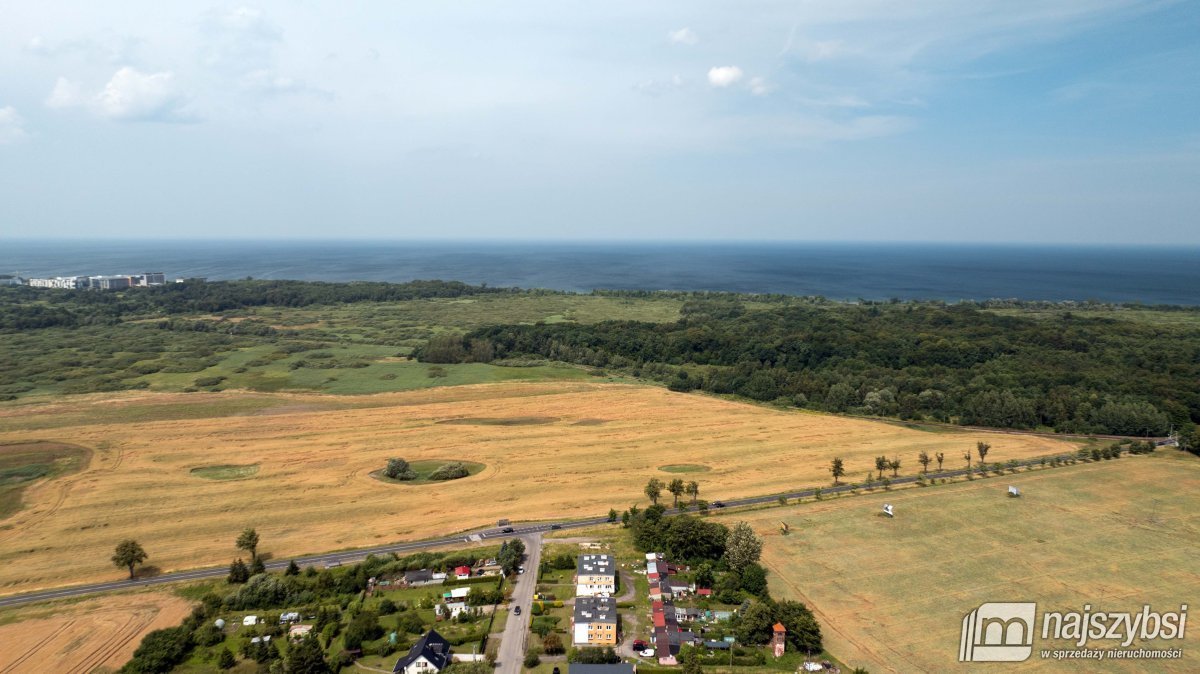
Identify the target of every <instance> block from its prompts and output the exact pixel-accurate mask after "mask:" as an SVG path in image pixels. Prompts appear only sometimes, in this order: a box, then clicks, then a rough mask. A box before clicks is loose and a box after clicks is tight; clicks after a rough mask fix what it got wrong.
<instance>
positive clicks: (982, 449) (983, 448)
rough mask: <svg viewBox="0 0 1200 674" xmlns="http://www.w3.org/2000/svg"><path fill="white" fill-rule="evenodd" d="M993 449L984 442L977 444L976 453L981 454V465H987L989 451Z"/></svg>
mask: <svg viewBox="0 0 1200 674" xmlns="http://www.w3.org/2000/svg"><path fill="white" fill-rule="evenodd" d="M991 448H992V446H991V445H989V444H988V443H986V442H984V441H982V440H980V441H979V442H977V443H975V451H977V452H979V465H981V466H983V465H986V463H987V455H988V451H989V450H991Z"/></svg>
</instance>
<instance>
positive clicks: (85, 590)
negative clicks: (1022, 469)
mask: <svg viewBox="0 0 1200 674" xmlns="http://www.w3.org/2000/svg"><path fill="white" fill-rule="evenodd" d="M1060 456H1061V457H1073V456H1074V455H1073V454H1064V455H1060ZM1046 460H1047V461H1049V460H1050V457H1046ZM1040 462H1041V458H1035V459H1028V460H1026V461H1021V462H1018V464H1019V465H1022V466H1024V465H1030V464H1037V463H1040ZM966 472H967V470H966V469H965V468H964V469H958V470H947V471H942V472H938V473H933V474H931V475H933V476H934V477H957V476H961V475H964V474H966ZM917 478H918V476H916V475H912V476H905V477H895V478H891V481H892V484H896V485H899V484H907V483H911V482H916V481H917ZM876 484H878V483H876ZM815 489H816V488H810V489H804V490H800V491H795V492H788V493H786V494H773V495H767V496H754V497H750V498H742V499H726V500H724V501H714V502H712V503H711V504H710V507H713V508H717V506H715V504H716V503H722V504H724V507H737V506H747V505H757V504H762V503H771V502H774V501H777V500H778V499H779V498H780V497H781V496H783V497H786V498H789V499H794V498H804V497H811V496H813V494H814V492H815ZM820 489H821V491H822V493H825V494H835V493H840V492H847V491H850V490H851V489H852V487H851V486H850V485H847V484H843V485H839V486H837V487H821V488H820ZM668 512H675V511H674V510H669V511H668ZM606 522H608V518H606V517H593V518H591V519H583V520H570V521H563V522H544V523H540V524H529V525H524V526H514V527H511V529H512V531H509V532H506V531H504V530H502V529H501V528H498V527H492V528H487V529H480V530H477V531H473V532H468V533H463V534H457V535H454V536H448V537H445V538H435V539H428V540H423V541H413V542H410V543H396V544H392V545H381V546H379V547H374V548H361V549H358V550H349V551H345V552H334V553H330V554H327V555H314V556H310V557H298V558H296V563H297V564H299V565H300V566H301V567H304V566H310V565H311V566H316V567H322V566H326V565H334V566H337V565H341V564H349V563H352V562H358V561H361V560H363V559H366V557H367V556H368V555H379V554H387V553H391V552H395V553H409V552H416V551H419V550H426V549H429V548H436V547H445V546H449V545H462V544H469V543H476V542H479V541H486V540H489V539H496V538H511V537H514V536H527V535H537V536H538V539H539V541H540V538H541V534H542V533H543V532H546V531H549V530H551V529H554V528H558V529H579V528H583V527H592V526H596V525H598V524H604V523H606ZM526 545H527V547H532V548H535V549H537V554H538V555H539V556H540V554H541V551H540V545H539V546H529V545H528V544H526ZM532 554H533V551H532V550H531V551H530V555H531V557H532ZM287 564H288V560H286V559H280V560H275V561H272V562H269V563H267V565H266V566H267V569H268V570H282V569H284V568H287ZM525 568H526V569H528V570H530V571H536V569H537V563H530V562H526V566H525ZM228 573H229V569H228V568H227V567H215V568H207V569H193V570H191V571H175V572H172V573H164V574H161V575H158V576H153V577H150V578H138V579H135V580H117V581H110V582H106V583H94V584H90V585H75V586H71V587H63V588H58V589H53V590H41V591H38V592H30V593H27V594H18V595H10V596H7V597H0V608H5V607H9V606H19V605H21V604H31V603H34V602H40V601H48V600H51V599H62V598H65V597H78V596H82V595H88V594H97V593H102V592H116V591H120V590H128V589H133V588H141V587H147V586H151V585H165V584H168V583H179V582H185V581H191V580H206V579H210V578H224V577H225V576H226V575H228ZM518 585H520V583H518ZM531 585H532V584H531ZM531 592H532V590H531ZM531 597H532V594H531ZM525 610H527V607H523V608H522V611H525Z"/></svg>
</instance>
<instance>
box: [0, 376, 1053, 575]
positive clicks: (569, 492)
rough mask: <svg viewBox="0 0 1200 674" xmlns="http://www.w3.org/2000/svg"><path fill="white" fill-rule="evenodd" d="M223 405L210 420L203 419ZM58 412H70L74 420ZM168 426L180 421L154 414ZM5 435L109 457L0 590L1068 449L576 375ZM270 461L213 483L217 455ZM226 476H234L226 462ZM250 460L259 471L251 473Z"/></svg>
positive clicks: (78, 482)
mask: <svg viewBox="0 0 1200 674" xmlns="http://www.w3.org/2000/svg"><path fill="white" fill-rule="evenodd" d="M205 410H209V413H210V416H205ZM56 419H61V423H59V424H56V423H55V421H56ZM156 419H162V420H156ZM0 429H4V430H0V443H14V442H28V441H32V440H55V441H61V442H70V443H74V444H78V445H81V446H83V447H87V448H90V449H93V450H94V455H93V457H92V460H91V464H90V465H89V466H88V467H87V468H85V469H84V470H83V471H81V472H79V473H75V474H73V475H70V476H66V477H63V478H60V479H55V480H50V481H47V482H43V483H40V484H37V485H35V486H33V487H31V488H30V489H28V490H27V491H26V492H25V499H26V502H27V506H26V508H25V509H24V510H22V511H21V512H19V513H18V514H16V515H14V516H12V517H11V518H9V519H8V520H6V521H3V522H0V593H11V592H17V591H26V590H33V589H35V588H44V587H50V586H60V585H67V584H73V583H82V582H89V581H97V580H102V579H111V578H119V577H120V576H121V573H122V572H121V571H120V570H118V569H116V568H114V567H113V566H112V565H111V564H110V562H109V557H110V555H111V554H112V549H113V546H114V545H115V544H116V543H117V542H118V541H119V540H121V539H122V538H125V537H134V538H136V539H137V540H138V541H139V542H141V543H142V545H143V546H144V547H145V548H146V551H147V552H148V553H149V555H150V559H149V561H148V564H150V565H153V566H155V567H157V568H158V569H160V570H163V571H167V570H177V569H183V568H194V567H203V566H213V565H225V564H228V563H229V562H230V561H231V560H232V559H233V558H234V557H235V556H237V554H238V552H239V551H238V550H236V549H235V548H234V546H233V541H234V539H235V537H236V536H237V533H238V532H239V531H240V530H241V529H242V528H243V527H247V526H253V527H255V528H257V530H258V532H259V534H260V535H261V537H262V545H261V547H260V550H262V551H264V552H266V553H269V554H272V555H273V556H274V557H276V558H286V557H289V556H296V555H301V554H305V553H322V552H327V551H332V550H337V549H344V548H352V547H362V546H369V545H380V544H384V543H389V542H396V541H402V540H409V539H415V538H421V537H426V536H431V535H435V534H444V533H449V532H455V531H461V530H464V529H470V528H475V527H480V526H484V525H489V524H491V525H494V524H495V522H496V520H497V518H500V517H506V518H510V519H512V520H514V521H517V520H537V519H550V518H564V517H580V516H594V515H597V514H602V513H605V512H607V511H608V509H609V508H610V507H615V508H618V509H623V508H626V507H628V506H629V505H630V504H632V503H635V502H645V501H646V498H645V496H643V494H642V487H643V486H644V485H645V483H646V481H647V480H648V479H649V478H651V477H655V476H657V477H659V478H663V479H666V480H669V479H671V478H672V477H674V476H675V475H674V474H672V473H667V472H662V471H659V470H657V467H658V466H663V465H669V464H700V465H704V466H709V467H711V470H710V471H708V472H696V473H690V474H688V475H684V476H682V477H684V478H685V479H696V480H697V481H698V482H699V483H700V487H701V497H702V498H706V499H709V500H713V499H721V498H733V497H737V496H750V495H758V494H770V493H775V492H780V491H783V490H788V489H793V488H798V487H802V486H808V485H818V484H825V483H827V482H828V481H829V474H828V470H827V468H828V465H829V460H830V458H831V457H833V456H835V455H840V456H842V457H843V458H844V459H845V460H846V463H847V467H848V469H849V478H851V479H857V480H861V479H862V478H863V476H864V475H865V474H866V471H867V470H868V468H869V466H870V465H873V459H872V457H874V456H876V455H878V454H886V455H888V456H892V455H898V456H900V457H901V458H902V460H903V461H904V468H903V470H902V473H911V472H913V471H915V470H916V469H917V464H916V454H917V452H918V451H920V450H922V449H924V450H926V451H929V452H930V453H933V452H936V451H945V452H946V454H947V467H949V466H952V465H958V464H959V463H961V458H958V457H960V456H961V452H962V450H964V449H971V448H973V447H974V445H975V442H976V440H978V439H984V438H986V439H987V440H988V441H989V442H991V443H992V445H993V449H992V453H991V454H990V455H989V459H993V460H997V461H1003V460H1007V459H1010V458H1020V457H1026V456H1033V455H1042V454H1048V453H1052V452H1063V451H1069V450H1071V449H1072V448H1073V447H1074V446H1073V445H1071V444H1069V443H1066V442H1062V441H1058V440H1054V439H1047V438H1041V437H1033V436H1020V435H1003V434H989V433H983V432H965V433H947V432H939V433H927V432H922V431H915V430H909V429H905V428H900V427H897V426H893V425H889V424H882V423H875V422H869V421H859V420H852V419H844V418H840V417H834V416H826V415H816V414H805V413H799V412H783V411H775V410H771V409H767V408H763V407H758V406H754V405H746V404H742V403H737V402H730V401H725V400H720V399H716V398H712V397H706V396H701V395H689V394H678V393H672V392H670V391H667V390H664V389H661V388H653V387H644V386H630V385H620V384H590V383H575V382H558V383H543V384H492V385H479V386H460V387H450V388H441V389H431V390H425V391H412V392H406V393H394V394H382V395H374V396H360V397H355V398H350V399H347V398H339V397H336V396H321V395H308V394H306V395H301V394H297V395H279V394H273V395H264V394H248V393H247V394H243V393H219V394H148V393H140V394H122V395H117V396H109V397H103V396H89V397H87V398H81V399H78V400H74V399H66V400H59V401H57V402H55V403H52V404H44V405H43V404H21V405H13V406H3V407H0ZM392 456H398V457H403V458H406V459H408V460H409V461H415V460H438V459H444V460H465V461H476V462H479V463H483V464H485V465H486V467H485V468H484V469H483V471H482V472H481V473H479V474H478V475H474V476H472V477H469V478H465V479H462V480H456V481H452V482H447V483H444V484H428V485H419V486H414V485H398V484H386V483H384V482H381V481H379V480H376V479H374V478H372V477H371V476H370V472H371V471H373V470H377V469H379V468H382V467H383V466H384V464H385V463H386V460H387V458H388V457H392ZM252 464H257V465H258V467H259V468H258V471H257V472H256V473H254V474H253V475H252V476H250V477H247V478H244V479H235V480H214V479H206V478H204V477H199V476H197V475H194V474H192V473H191V471H192V469H195V468H200V467H205V466H238V467H244V466H248V465H252ZM222 470H224V469H222ZM237 470H241V469H240V468H239V469H237Z"/></svg>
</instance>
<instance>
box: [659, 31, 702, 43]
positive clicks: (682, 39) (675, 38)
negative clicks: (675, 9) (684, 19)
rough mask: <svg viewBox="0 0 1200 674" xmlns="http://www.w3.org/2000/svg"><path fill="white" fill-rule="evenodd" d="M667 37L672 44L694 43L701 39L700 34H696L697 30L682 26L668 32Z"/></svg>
mask: <svg viewBox="0 0 1200 674" xmlns="http://www.w3.org/2000/svg"><path fill="white" fill-rule="evenodd" d="M667 39H668V40H670V41H671V44H686V45H693V44H696V43H697V42H699V41H700V36H699V35H696V31H694V30H692V29H691V28H687V27H684V28H680V29H679V30H673V31H670V32H668V33H667Z"/></svg>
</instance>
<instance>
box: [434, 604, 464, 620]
mask: <svg viewBox="0 0 1200 674" xmlns="http://www.w3.org/2000/svg"><path fill="white" fill-rule="evenodd" d="M466 610H467V603H466V602H462V601H448V602H446V603H445V604H442V610H441V611H439V612H438V619H439V620H441V619H443V618H449V619H451V620H453V619H455V618H457V617H458V616H459V614H461V613H462V612H463V611H466Z"/></svg>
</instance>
